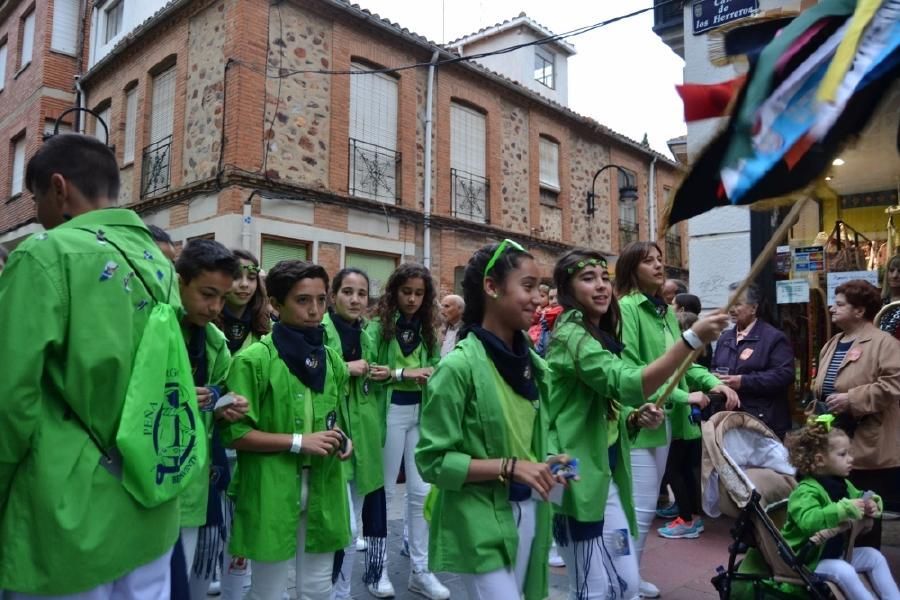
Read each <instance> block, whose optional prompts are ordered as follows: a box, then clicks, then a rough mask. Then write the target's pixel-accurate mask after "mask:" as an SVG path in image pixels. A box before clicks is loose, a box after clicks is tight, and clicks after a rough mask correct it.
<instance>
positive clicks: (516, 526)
mask: <svg viewBox="0 0 900 600" xmlns="http://www.w3.org/2000/svg"><path fill="white" fill-rule="evenodd" d="M538 284H539V281H538V269H537V265H536V264H535V261H534V258H533V257H532V256H531V255H530V254H529V253H528V252H526V251H525V249H524V248H522V246H520V245H519V244H517V243H516V242H513V241H511V240H504V241H503V242H502V243H500V244H492V245H490V246H485V247H484V248H481V249H480V250H479V251H478V252H476V253H475V255H474V256H472V258H471V259H470V260H469V264H468V266H467V267H466V271H465V276H464V279H463V295H464V299H465V305H466V307H465V310H464V312H463V323H464V328H463V331H462V332H461V336H462V340H461V341H460V342H458V343H457V345H456V348H454V350H453V351H452V352H450V353H449V354H448V355H447V356H445V357H444V359H443V360H442V361H441V363H440V365H438V368H437V370H436V371H435V373H434V375H433V376H432V378H431V379H430V380H429V382H428V393H427V394H426V396H425V399H424V402H423V405H422V422H421V425H420V429H421V438H420V440H419V444H418V446H417V448H416V463H417V464H418V467H419V471H420V472H421V473H422V476H423V477H424V478H425V480H426V481H429V482H431V483H433V484H434V485H435V486H437V497H436V499H435V501H434V508H433V511H432V517H431V565H430V566H431V568H432V569H434V570H440V571H450V572H453V573H459V574H460V575H461V577H462V579H463V582H464V583H465V586H466V589H467V591H468V594H469V598H471V599H472V600H494V599H496V598H521V597H522V596H523V595H524V597H525V598H526V600H538V599H543V598H545V597H546V596H547V552H548V550H549V547H550V535H549V534H550V509H549V505H548V504H547V502H546V501H547V499H548V497H549V494H550V491H551V489H552V488H553V487H554V486H555V485H556V484H557V483H560V484H564V482H565V479H564V478H563V477H562V475H558V474H554V469H557V468H558V467H559V466H562V465H564V464H565V463H567V462H568V458H567V457H565V456H552V457H550V458H549V459H547V442H546V439H547V429H546V423H547V421H546V413H545V402H546V400H547V397H548V394H549V389H548V387H547V385H548V372H547V367H546V365H545V363H544V361H543V360H542V359H541V358H540V357H539V356H538V355H537V354H536V353H535V352H534V351H533V350H532V349H531V345H530V343H529V341H528V339H527V337H526V335H525V330H527V329H528V327H529V325H530V324H531V321H532V317H533V315H534V311H535V309H537V307H538V304H539V302H540V293H539V289H538ZM533 495H534V496H537V497H539V498H540V500H537V501H536V500H534V499H533Z"/></svg>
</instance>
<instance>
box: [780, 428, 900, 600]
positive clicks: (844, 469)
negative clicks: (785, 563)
mask: <svg viewBox="0 0 900 600" xmlns="http://www.w3.org/2000/svg"><path fill="white" fill-rule="evenodd" d="M833 421H834V416H833V415H830V414H826V415H820V416H818V417H814V418H810V422H809V423H808V424H807V425H806V427H803V428H802V429H799V430H797V431H795V432H793V433H789V434H788V436H787V440H786V443H787V447H788V451H789V452H790V460H791V464H793V465H794V466H795V467H796V468H797V477H798V479H799V480H800V483H799V484H798V485H797V487H796V488H795V489H794V491H793V492H791V496H790V498H789V499H788V517H787V521H786V522H785V524H784V528H783V529H782V534H783V535H784V539H785V540H786V541H787V543H788V544H790V546H791V548H792V549H793V550H794V552H796V553H799V554H800V555H801V558H802V557H803V555H804V553H806V554H805V556H806V566H807V567H809V568H810V569H811V570H813V571H815V572H816V573H818V574H819V575H822V576H824V577H825V578H826V579H829V580H831V581H834V582H835V583H837V585H838V586H839V587H840V588H841V591H843V592H844V595H846V596H847V598H848V600H868V599H870V598H872V594H871V593H869V591H868V590H867V589H866V587H865V585H863V582H862V581H861V580H860V578H859V573H866V574H867V575H868V576H869V580H870V581H871V582H872V586H873V587H874V588H875V593H876V594H877V596H878V597H879V598H881V600H898V599H900V590H898V589H897V582H896V581H894V578H893V577H892V576H891V571H890V568H889V567H888V564H887V560H885V558H884V555H883V554H882V553H881V552H879V551H878V550H876V549H875V548H865V547H857V548H854V549H853V559H852V561H851V562H847V561H845V560H843V556H844V551H845V550H846V545H847V537H848V536H847V533H846V532H845V533H841V534H838V535H836V536H834V537H832V538H830V539H828V540H826V541H824V543H821V544H819V545H813V544H812V543H811V542H810V538H811V537H812V536H814V535H815V534H817V533H819V532H821V531H823V530H828V529H832V528H835V527H837V526H838V525H840V524H841V523H844V522H847V521H850V520H855V519H861V518H862V517H864V516H865V517H878V516H879V515H880V514H881V511H882V504H881V498H880V497H879V496H878V495H877V494H871V493H866V494H863V492H861V491H860V490H858V489H856V487H854V486H853V484H852V483H850V481H849V480H848V479H847V477H848V476H849V475H850V469H851V468H852V467H853V457H852V456H851V454H850V438H848V437H847V434H846V433H844V431H843V430H841V429H838V428H836V427H832V423H833Z"/></svg>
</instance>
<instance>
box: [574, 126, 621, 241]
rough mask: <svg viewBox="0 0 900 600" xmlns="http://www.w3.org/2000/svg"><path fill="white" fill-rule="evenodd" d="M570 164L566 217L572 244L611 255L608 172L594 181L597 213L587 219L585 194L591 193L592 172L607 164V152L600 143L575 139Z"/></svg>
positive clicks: (577, 137)
mask: <svg viewBox="0 0 900 600" xmlns="http://www.w3.org/2000/svg"><path fill="white" fill-rule="evenodd" d="M569 164H570V165H571V169H572V170H571V186H572V188H571V189H572V210H571V211H570V213H569V215H568V216H569V218H570V219H571V223H572V243H573V244H575V245H578V246H585V247H587V248H594V249H596V250H601V251H606V252H611V251H612V240H611V239H610V238H611V235H610V219H609V214H610V205H609V172H610V170H607V171H604V172H603V173H601V174H600V177H598V178H597V185H596V186H595V187H594V193H595V194H596V197H595V199H594V204H595V206H596V209H597V211H596V213H595V214H594V216H593V217H588V216H587V214H586V213H585V209H586V208H587V194H588V192H590V191H591V180H592V179H593V177H594V173H596V172H597V170H598V169H600V168H601V167H603V166H604V165H607V164H609V151H608V150H607V149H606V148H605V147H603V146H600V145H599V144H596V143H592V142H590V141H588V140H586V139H584V138H582V137H579V136H576V137H575V138H574V140H573V143H572V153H571V154H570V156H569Z"/></svg>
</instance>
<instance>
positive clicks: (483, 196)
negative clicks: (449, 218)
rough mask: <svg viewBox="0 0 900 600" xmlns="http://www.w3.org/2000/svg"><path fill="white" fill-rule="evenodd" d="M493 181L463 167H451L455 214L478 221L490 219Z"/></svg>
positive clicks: (483, 221)
mask: <svg viewBox="0 0 900 600" xmlns="http://www.w3.org/2000/svg"><path fill="white" fill-rule="evenodd" d="M490 197H491V181H490V180H489V179H488V178H486V177H482V176H481V175H475V174H474V173H469V172H468V171H463V170H461V169H450V204H451V207H452V210H453V216H454V217H457V218H460V219H467V220H469V221H477V222H478V223H487V222H489V221H490V214H491V210H490V202H489V201H490Z"/></svg>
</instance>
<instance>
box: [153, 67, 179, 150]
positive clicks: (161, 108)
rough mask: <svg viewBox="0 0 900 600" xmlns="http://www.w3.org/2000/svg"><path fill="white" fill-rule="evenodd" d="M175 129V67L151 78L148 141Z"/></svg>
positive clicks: (165, 135) (160, 137) (162, 136)
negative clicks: (151, 93)
mask: <svg viewBox="0 0 900 600" xmlns="http://www.w3.org/2000/svg"><path fill="white" fill-rule="evenodd" d="M174 129H175V67H171V68H170V69H168V70H166V71H163V72H162V73H160V74H159V75H157V76H156V77H154V78H153V108H152V111H151V116H150V143H151V144H153V143H155V142H158V141H160V140H162V139H164V138H167V137H169V136H170V135H172V132H173V131H174Z"/></svg>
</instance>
